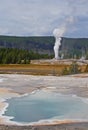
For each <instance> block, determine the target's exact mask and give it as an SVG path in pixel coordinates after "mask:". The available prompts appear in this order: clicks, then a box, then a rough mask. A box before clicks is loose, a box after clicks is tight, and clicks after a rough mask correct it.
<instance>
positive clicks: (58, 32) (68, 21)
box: [53, 16, 75, 60]
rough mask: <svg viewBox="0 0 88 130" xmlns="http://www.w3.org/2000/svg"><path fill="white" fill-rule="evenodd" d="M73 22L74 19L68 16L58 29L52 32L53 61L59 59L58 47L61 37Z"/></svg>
mask: <svg viewBox="0 0 88 130" xmlns="http://www.w3.org/2000/svg"><path fill="white" fill-rule="evenodd" d="M74 22H75V18H74V17H73V16H70V17H69V18H68V19H66V21H65V22H64V24H63V25H62V26H60V28H56V29H54V31H53V35H54V37H55V45H54V54H55V59H56V60H58V59H60V57H59V51H60V45H61V39H62V38H61V37H62V36H63V35H64V34H65V33H66V32H67V31H68V29H69V27H70V25H72V24H73V23H74Z"/></svg>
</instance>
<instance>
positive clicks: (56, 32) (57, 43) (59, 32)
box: [53, 27, 66, 60]
mask: <svg viewBox="0 0 88 130" xmlns="http://www.w3.org/2000/svg"><path fill="white" fill-rule="evenodd" d="M65 30H66V28H65V27H62V29H58V28H56V29H54V31H53V35H54V37H55V45H54V53H55V59H56V60H58V59H60V56H59V50H60V45H61V39H62V38H61V37H62V36H63V34H64V33H65Z"/></svg>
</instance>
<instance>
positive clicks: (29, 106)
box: [4, 90, 88, 124]
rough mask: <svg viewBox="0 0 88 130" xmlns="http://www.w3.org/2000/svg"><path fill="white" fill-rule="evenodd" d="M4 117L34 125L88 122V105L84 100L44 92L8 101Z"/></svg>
mask: <svg viewBox="0 0 88 130" xmlns="http://www.w3.org/2000/svg"><path fill="white" fill-rule="evenodd" d="M7 102H8V104H9V106H8V108H7V110H6V111H5V113H4V116H8V117H13V118H12V119H10V120H11V121H15V122H18V123H24V124H26V123H32V122H38V121H41V120H44V121H53V120H67V119H71V120H82V121H83V120H88V103H87V102H85V100H84V98H79V97H76V96H72V95H62V94H58V93H55V92H47V91H44V90H40V91H37V92H35V93H32V94H28V95H26V96H24V97H16V98H12V99H8V100H7Z"/></svg>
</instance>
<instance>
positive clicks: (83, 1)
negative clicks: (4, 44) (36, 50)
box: [0, 0, 88, 37]
mask: <svg viewBox="0 0 88 130" xmlns="http://www.w3.org/2000/svg"><path fill="white" fill-rule="evenodd" d="M69 19H70V20H71V19H72V23H70V24H69V22H68V20H69ZM65 23H67V24H68V25H67V27H68V29H67V31H66V32H65V34H64V36H66V37H88V0H0V35H16V36H40V35H43V36H46V35H53V30H54V28H60V27H61V26H63V25H64V24H65Z"/></svg>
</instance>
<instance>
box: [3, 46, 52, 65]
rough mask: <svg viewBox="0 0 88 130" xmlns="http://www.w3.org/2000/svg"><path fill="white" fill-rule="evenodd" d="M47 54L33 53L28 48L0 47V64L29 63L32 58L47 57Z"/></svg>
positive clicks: (48, 56)
mask: <svg viewBox="0 0 88 130" xmlns="http://www.w3.org/2000/svg"><path fill="white" fill-rule="evenodd" d="M51 57H52V56H50V55H48V54H39V53H34V52H33V51H29V50H19V49H11V48H0V64H29V63H30V60H33V59H47V58H51Z"/></svg>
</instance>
